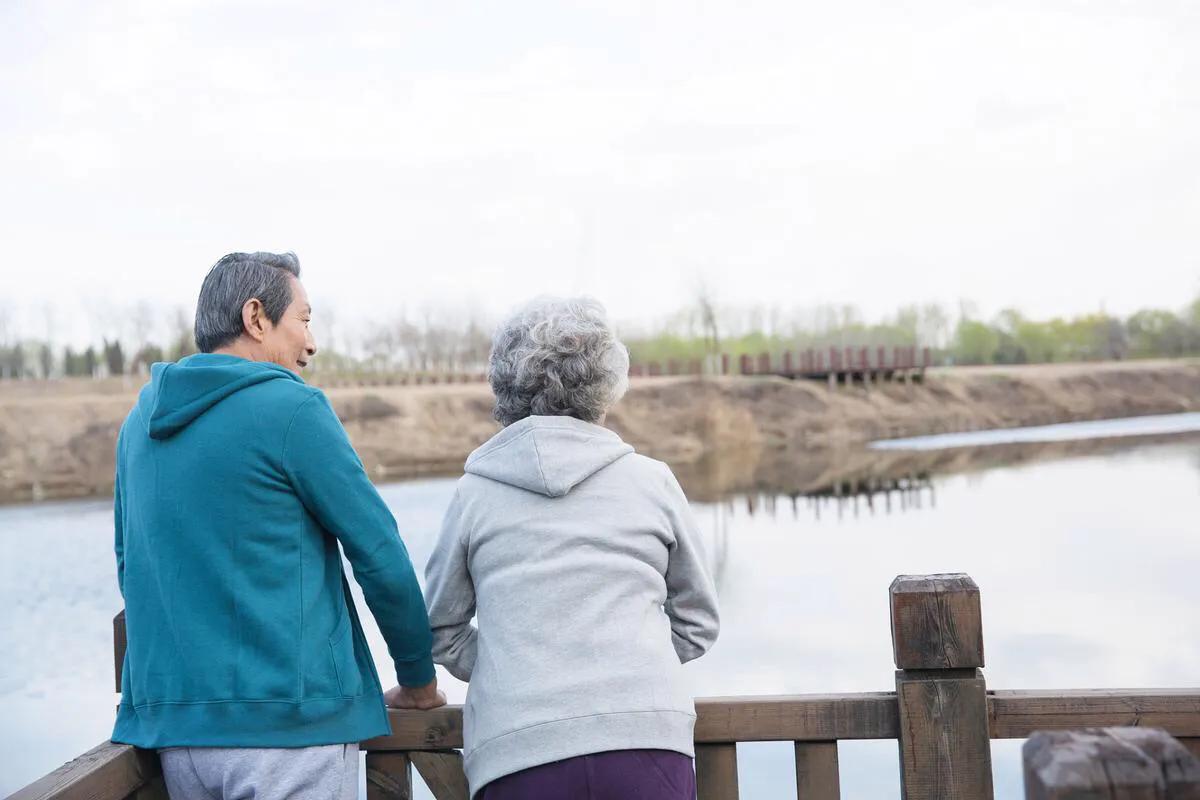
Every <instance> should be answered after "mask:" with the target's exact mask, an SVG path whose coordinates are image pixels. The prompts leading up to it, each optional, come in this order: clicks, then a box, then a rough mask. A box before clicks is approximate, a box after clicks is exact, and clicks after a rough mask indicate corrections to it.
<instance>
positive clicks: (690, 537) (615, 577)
mask: <svg viewBox="0 0 1200 800" xmlns="http://www.w3.org/2000/svg"><path fill="white" fill-rule="evenodd" d="M425 577H426V584H427V585H426V600H427V603H428V607H429V621H430V625H431V626H432V628H433V656H434V660H435V661H436V662H437V663H439V664H443V665H445V667H446V668H447V669H448V670H449V671H450V674H452V675H454V676H455V677H457V678H459V679H461V680H464V681H469V682H470V686H469V687H468V691H467V701H466V706H465V708H464V723H463V724H464V731H463V732H464V745H465V746H464V750H463V755H464V761H465V767H466V773H467V780H468V782H469V783H470V787H471V794H472V796H474V795H475V793H476V792H478V791H479V790H480V789H482V788H483V787H484V786H485V785H486V784H487V783H488V782H490V781H493V780H495V779H496V778H499V777H502V776H504V775H508V774H510V773H513V772H517V771H519V770H522V769H526V768H528V767H533V766H537V765H539V764H546V763H549V762H552V761H560V760H562V759H565V758H571V757H574V756H579V755H585V754H588V753H598V752H604V751H607V750H627V749H640V748H652V749H661V750H674V751H677V752H680V753H684V754H687V755H689V756H690V755H693V745H692V727H693V724H694V722H695V718H696V712H695V705H694V703H693V702H692V698H691V696H690V694H689V693H688V691H687V689H686V685H685V682H684V680H683V678H682V675H681V669H680V664H681V663H682V662H685V661H690V660H692V659H693V658H696V657H698V656H700V655H702V654H703V653H704V652H705V651H706V650H708V648H709V647H710V646H711V645H712V643H713V641H714V640H715V639H716V638H717V630H718V627H719V622H718V618H717V603H716V593H715V592H714V590H713V585H712V581H711V579H710V578H709V576H708V570H707V567H706V565H705V560H704V555H703V553H702V551H701V548H700V541H699V537H698V535H697V531H696V525H695V521H694V519H693V518H692V514H691V511H690V509H689V508H688V503H687V498H685V497H684V494H683V491H682V490H681V489H680V487H679V484H678V482H677V481H676V480H675V476H674V475H672V474H671V470H670V469H669V468H668V467H667V466H666V465H665V464H663V463H662V462H659V461H654V460H653V459H649V458H646V457H644V456H640V455H638V454H636V453H634V452H633V448H632V447H630V446H629V445H627V444H625V443H624V442H623V441H621V439H620V437H618V436H617V435H616V434H615V433H613V432H612V431H610V430H607V429H606V428H602V427H600V426H599V425H593V424H591V423H588V422H583V421H581V420H578V419H575V418H573V417H545V416H534V417H528V418H526V419H523V420H521V421H519V422H516V423H513V424H512V425H509V426H508V427H507V428H505V429H504V430H502V431H500V433H498V434H496V435H495V436H494V437H492V439H491V440H490V441H488V442H487V443H486V444H484V445H483V446H482V447H480V448H479V449H478V450H476V451H475V452H474V453H472V454H471V456H470V458H468V459H467V463H466V474H465V475H463V477H462V479H461V480H460V481H459V483H458V488H457V491H456V492H455V495H454V499H453V500H452V501H451V503H450V507H449V509H448V510H447V512H446V517H445V521H444V523H443V526H442V531H441V535H440V538H439V540H438V543H437V547H436V548H435V550H434V552H433V555H432V556H431V557H430V559H429V564H428V566H427V567H426V570H425ZM473 617H477V622H478V627H476V626H475V625H473V624H472V618H473Z"/></svg>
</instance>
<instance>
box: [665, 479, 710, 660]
mask: <svg viewBox="0 0 1200 800" xmlns="http://www.w3.org/2000/svg"><path fill="white" fill-rule="evenodd" d="M663 470H664V471H665V472H666V494H667V498H666V502H667V516H668V517H669V518H670V520H671V528H672V532H673V533H674V535H675V541H674V543H673V544H672V545H671V548H670V552H669V554H668V560H667V574H666V581H667V602H666V603H665V604H664V609H665V610H666V612H667V617H668V618H669V619H670V621H671V643H672V644H673V645H675V652H676V653H677V654H678V655H679V661H680V662H681V663H687V662H688V661H691V660H692V659H695V658H699V657H700V656H702V655H704V654H705V653H706V652H707V651H708V649H709V648H710V647H712V645H713V642H715V641H716V640H717V634H718V632H719V631H720V629H721V620H720V616H719V614H718V612H717V591H716V588H715V587H714V586H713V582H712V578H710V577H709V574H708V567H707V566H706V565H705V558H704V549H703V547H702V545H701V542H700V535H699V528H698V526H697V525H696V518H695V516H694V515H693V514H692V509H691V506H689V505H688V501H687V497H686V496H685V495H684V493H683V489H682V488H681V487H680V486H679V482H678V481H677V480H676V479H675V475H674V474H673V473H672V472H671V469H670V467H667V466H666V465H665V464H664V465H663Z"/></svg>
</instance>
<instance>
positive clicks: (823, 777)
mask: <svg viewBox="0 0 1200 800" xmlns="http://www.w3.org/2000/svg"><path fill="white" fill-rule="evenodd" d="M890 596H891V616H892V646H893V656H894V660H895V663H896V666H897V667H898V670H897V672H896V691H895V692H865V693H854V694H825V695H788V696H752V697H714V698H701V699H698V700H697V701H696V727H695V741H696V776H697V785H698V788H699V797H700V800H733V799H734V798H737V797H738V781H737V777H738V776H737V771H738V766H737V743H738V742H761V741H785V742H793V743H794V748H795V764H796V784H797V796H798V798H799V800H836V798H839V797H840V788H839V787H840V776H839V766H838V746H837V743H838V742H839V741H848V740H855V739H894V740H896V741H897V742H898V744H899V750H900V788H901V795H902V797H903V798H905V800H990V798H992V797H993V792H992V765H991V750H990V745H989V742H990V740H991V739H1021V738H1026V737H1029V736H1031V735H1032V734H1034V732H1037V731H1063V730H1074V729H1079V728H1104V727H1115V726H1136V727H1147V728H1159V729H1161V730H1162V731H1164V732H1165V733H1166V734H1169V735H1170V736H1172V737H1176V738H1178V740H1179V742H1180V743H1181V744H1182V745H1183V747H1185V748H1187V749H1188V750H1190V751H1191V752H1192V753H1194V754H1196V755H1198V756H1200V688H1195V689H1072V690H1055V691H989V690H987V688H986V686H985V683H984V678H983V673H982V667H983V636H982V625H981V615H980V603H979V590H978V587H976V585H975V583H974V581H972V580H971V579H970V578H969V577H967V576H966V575H961V574H956V575H929V576H903V575H902V576H900V577H898V578H896V580H895V581H893V582H892V586H891V590H890ZM114 638H115V643H116V664H117V667H118V672H119V669H120V665H121V663H122V660H123V655H124V644H125V642H124V619H123V617H122V616H120V615H118V618H117V620H116V621H115V625H114ZM117 685H118V688H119V686H120V678H119V674H118V680H117ZM389 715H390V718H391V726H392V733H391V735H389V736H382V737H379V738H377V739H372V740H370V741H367V742H364V743H363V745H362V746H363V749H364V750H365V751H366V767H367V796H368V798H369V800H411V798H412V796H413V794H412V786H413V776H412V772H413V768H414V767H415V768H416V770H417V772H418V773H419V774H420V775H421V777H422V778H423V779H424V781H425V783H426V784H427V785H428V787H429V788H430V790H431V791H432V793H433V795H434V797H435V798H437V800H465V798H467V784H466V779H465V778H464V776H463V772H462V759H461V756H460V754H459V753H458V749H459V748H461V747H462V745H463V719H462V708H461V707H460V706H445V707H443V708H439V709H436V710H433V711H399V710H395V709H392V710H390V711H389ZM1027 773H1028V770H1027ZM158 774H159V773H158V763H157V759H156V758H154V756H153V755H152V754H148V753H145V752H143V751H138V750H135V749H134V748H131V747H126V746H124V745H112V744H108V743H105V744H102V745H100V746H99V747H97V748H95V749H94V750H92V751H90V752H89V753H87V754H85V755H83V756H80V757H79V758H78V759H75V760H74V761H72V762H71V763H69V764H67V765H65V766H64V767H61V768H60V769H59V770H56V771H55V772H54V773H52V774H51V775H48V776H46V777H45V778H42V779H41V780H39V781H37V782H36V783H34V784H31V785H30V786H28V787H26V788H25V789H23V790H21V791H19V792H17V794H15V795H13V796H12V799H10V800H34V798H38V800H66V799H67V798H88V799H89V800H127V798H136V800H159V799H160V798H165V797H166V793H165V792H164V791H163V790H162V783H161V778H159V777H158ZM1029 796H1030V797H1034V796H1035V795H1034V794H1033V793H1032V792H1031V794H1030V795H1029ZM1039 796H1043V797H1066V796H1073V795H1065V794H1064V795H1055V794H1042V795H1039ZM1079 796H1080V797H1092V796H1093V795H1079ZM1095 796H1096V797H1102V796H1103V797H1107V795H1095ZM1125 796H1126V795H1113V797H1125ZM1134 796H1135V795H1129V797H1134ZM1136 796H1137V797H1143V796H1145V797H1158V796H1159V795H1153V794H1146V795H1136ZM1161 796H1163V797H1171V796H1172V795H1161ZM1180 796H1181V797H1182V796H1187V797H1191V796H1192V795H1180Z"/></svg>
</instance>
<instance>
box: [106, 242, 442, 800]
mask: <svg viewBox="0 0 1200 800" xmlns="http://www.w3.org/2000/svg"><path fill="white" fill-rule="evenodd" d="M311 313H312V309H311V307H310V306H309V302H308V296H307V294H306V293H305V291H304V286H303V285H302V284H301V283H300V265H299V262H298V261H297V259H296V256H295V255H293V254H291V253H287V254H283V255H276V254H272V253H233V254H230V255H227V256H225V257H224V258H222V259H221V260H220V261H218V262H217V263H216V265H214V266H213V268H212V270H211V271H210V272H209V273H208V277H207V278H205V280H204V285H203V286H202V288H201V289H200V299H199V302H198V304H197V308H196V344H197V346H198V347H199V349H200V351H201V352H200V353H198V354H197V355H194V356H189V357H187V358H184V359H182V360H181V361H179V362H178V363H176V364H155V365H154V367H153V370H152V377H151V380H150V383H149V384H147V385H146V387H145V388H143V389H142V392H141V395H140V397H139V399H138V402H137V405H136V406H135V407H134V409H133V411H131V412H130V414H129V416H128V418H127V419H126V420H125V424H124V425H123V426H122V428H121V433H120V436H119V438H118V442H117V470H116V488H115V517H116V518H115V523H116V551H117V580H118V582H119V584H120V588H121V593H122V595H123V596H124V598H125V614H126V625H127V630H128V635H129V648H128V651H127V652H126V655H125V665H124V669H123V673H122V678H121V706H120V710H119V711H118V714H117V722H116V726H115V728H114V729H113V735H112V738H113V741H115V742H125V743H128V744H133V745H137V746H139V747H146V748H159V749H160V751H161V756H162V764H163V771H164V774H165V777H166V782H167V789H168V791H169V793H170V795H171V797H172V798H174V800H180V799H181V798H183V800H191V798H197V800H199V798H203V799H204V800H221V799H222V798H256V800H268V799H270V798H285V797H287V798H290V797H304V798H314V799H318V800H323V799H324V798H329V800H335V799H340V798H353V797H357V785H358V780H357V776H358V745H357V742H359V741H360V740H362V739H367V738H370V737H372V736H379V735H381V734H386V733H388V732H389V730H390V728H389V725H388V719H387V712H386V708H385V700H386V701H387V702H388V704H391V705H395V706H399V707H408V708H432V707H435V706H438V705H441V704H442V703H444V702H445V698H444V697H442V695H441V693H440V692H439V691H438V690H437V681H436V679H435V678H434V669H433V662H432V660H431V658H430V642H431V634H430V630H429V621H428V618H427V617H426V614H425V605H424V602H423V600H422V597H421V591H420V588H419V586H418V584H417V580H416V577H415V575H414V573H413V568H412V565H411V563H410V562H409V559H408V553H407V551H406V550H405V547H404V544H403V542H401V540H400V537H399V535H398V533H397V530H396V523H395V520H394V519H393V518H392V515H391V512H390V511H389V510H388V508H387V506H386V505H385V504H384V502H383V500H382V499H381V498H380V496H379V494H378V493H377V492H376V491H375V489H374V487H373V486H372V485H371V483H370V481H369V480H368V479H367V475H366V472H365V471H364V470H363V466H362V462H361V461H359V459H358V457H357V455H356V454H355V452H354V450H353V448H352V447H351V446H350V442H349V440H348V439H347V437H346V433H345V431H344V430H343V428H342V426H341V423H340V422H339V421H338V418H337V416H336V415H335V414H334V412H333V409H332V407H330V405H329V401H328V400H326V399H325V396H324V395H323V394H322V393H321V392H320V391H318V390H317V389H313V388H311V387H309V386H307V385H306V384H305V383H304V381H303V380H301V379H300V377H299V375H297V374H296V373H297V372H298V371H300V370H301V369H303V368H304V367H305V366H307V365H308V362H309V360H310V359H312V357H313V355H314V354H315V353H316V350H317V348H316V344H315V343H314V341H313V337H312V334H311V333H310V332H309V327H308V326H309V318H310V316H311ZM338 542H341V544H342V547H343V548H344V549H345V552H346V556H347V558H348V559H349V561H350V564H351V566H352V567H353V568H354V574H355V577H356V578H357V580H358V582H359V585H361V586H362V589H363V594H364V596H365V597H366V600H367V605H368V606H370V609H371V612H372V613H373V614H374V615H375V618H376V620H377V621H378V623H379V627H380V629H381V630H382V631H383V636H384V638H385V639H386V640H387V644H388V650H389V651H390V653H391V656H392V659H393V660H394V662H395V668H396V678H397V681H398V683H399V686H398V687H396V688H394V689H392V690H390V691H389V692H388V693H387V694H384V693H383V691H382V688H381V686H380V683H379V677H378V675H377V674H376V672H375V668H374V664H373V662H372V659H371V653H370V651H369V650H368V647H367V642H366V639H365V638H364V636H363V632H362V627H361V625H360V624H359V620H358V617H357V615H356V613H355V609H354V603H353V602H352V600H351V597H350V590H349V587H348V585H347V583H346V579H345V576H344V575H343V572H342V563H341V558H340V555H339V553H338Z"/></svg>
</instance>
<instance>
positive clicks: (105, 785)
mask: <svg viewBox="0 0 1200 800" xmlns="http://www.w3.org/2000/svg"><path fill="white" fill-rule="evenodd" d="M161 774H162V767H161V766H160V764H159V763H158V755H157V754H155V753H154V752H153V751H150V750H138V749H136V748H133V747H130V746H129V745H127V744H113V743H112V742H103V743H102V744H99V745H97V746H96V747H93V748H92V749H91V750H89V751H87V752H86V753H84V754H83V755H81V756H79V757H78V758H75V759H73V760H71V761H69V762H67V763H66V764H63V765H62V766H61V767H59V768H58V769H56V770H54V772H51V773H50V774H49V775H46V776H45V777H43V778H41V779H39V780H37V781H34V782H33V783H31V784H29V785H28V786H26V787H25V788H23V789H18V790H17V791H16V793H15V794H12V795H10V796H9V798H8V800H125V798H127V797H129V795H131V794H132V793H134V792H136V791H137V790H138V789H140V788H142V787H143V786H145V785H146V784H147V783H149V782H151V781H153V780H154V779H155V778H157V777H158V776H159V775H161ZM165 796H166V795H165V793H164V794H163V795H161V797H165Z"/></svg>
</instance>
